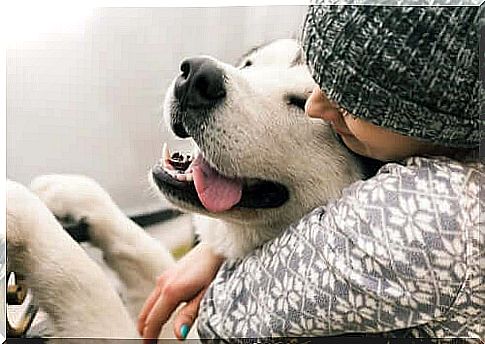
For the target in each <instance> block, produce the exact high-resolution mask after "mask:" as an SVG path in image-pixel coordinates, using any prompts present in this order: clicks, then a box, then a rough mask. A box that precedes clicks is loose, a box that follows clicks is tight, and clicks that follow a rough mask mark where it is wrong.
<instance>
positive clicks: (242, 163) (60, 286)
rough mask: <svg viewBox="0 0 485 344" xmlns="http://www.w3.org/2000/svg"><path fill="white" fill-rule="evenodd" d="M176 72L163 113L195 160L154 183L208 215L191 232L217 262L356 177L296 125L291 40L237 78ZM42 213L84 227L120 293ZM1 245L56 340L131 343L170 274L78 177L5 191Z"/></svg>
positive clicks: (202, 65) (164, 168) (299, 117)
mask: <svg viewBox="0 0 485 344" xmlns="http://www.w3.org/2000/svg"><path fill="white" fill-rule="evenodd" d="M181 69H182V72H181V74H180V75H179V76H178V77H177V78H176V79H175V80H174V82H173V84H172V86H171V87H170V89H169V90H168V92H167V96H166V101H165V109H164V112H165V117H166V119H167V120H168V121H169V122H170V125H171V127H172V128H173V130H174V132H175V133H176V134H177V135H179V136H181V137H189V136H190V137H192V138H193V139H194V141H195V143H196V145H197V153H196V156H195V157H194V158H193V159H189V158H187V157H183V156H181V155H178V154H172V155H170V153H169V152H168V149H167V150H166V151H165V154H164V157H163V158H162V159H161V162H160V163H159V164H158V165H157V166H155V167H154V169H153V171H152V177H153V181H154V182H155V184H156V185H157V186H158V188H159V189H160V190H161V191H162V193H163V195H164V196H165V197H166V198H167V199H168V200H169V201H170V202H172V203H173V204H174V205H176V206H177V207H179V208H181V209H183V210H185V211H193V212H198V213H200V214H203V215H208V216H210V218H208V217H202V218H201V219H200V221H199V226H198V227H199V229H198V230H199V233H200V236H201V240H202V241H207V242H208V243H210V244H212V245H213V247H214V248H215V249H216V250H218V251H219V252H221V253H223V254H224V255H226V256H227V257H237V256H241V255H244V254H245V253H246V252H248V251H250V250H252V249H253V248H254V247H257V246H259V245H261V244H262V243H263V242H265V241H267V240H269V239H271V238H274V237H275V236H276V235H278V233H280V232H281V230H283V229H284V228H285V227H287V226H288V225H289V224H290V223H291V222H294V221H296V220H297V219H298V218H300V217H301V216H302V215H304V214H305V213H307V212H309V211H310V210H311V209H313V208H314V207H317V206H320V205H323V204H325V203H326V202H328V201H329V200H331V199H334V198H337V197H339V195H340V192H341V190H342V189H343V188H344V187H345V186H347V185H349V184H350V183H352V182H354V181H356V180H358V179H360V178H362V176H363V174H362V170H361V168H360V164H359V162H358V161H357V160H356V159H355V158H354V157H353V156H352V155H351V153H349V151H347V149H346V148H345V147H343V146H342V145H341V144H340V143H339V141H338V139H337V137H336V136H335V135H334V133H333V132H332V130H331V128H330V127H329V126H328V125H326V124H325V123H323V121H314V120H310V119H309V118H307V117H306V116H305V114H304V103H305V100H306V98H307V97H308V96H309V94H310V92H311V91H312V89H313V87H314V83H313V80H312V78H311V76H310V74H309V72H308V71H307V69H306V67H305V65H304V64H303V60H302V56H301V50H300V48H299V46H298V44H297V43H296V42H295V41H293V40H279V41H276V42H274V43H271V44H270V45H267V46H264V47H261V48H258V49H256V50H254V51H252V52H250V53H249V54H248V55H246V56H245V57H244V58H243V59H242V61H241V63H240V64H239V67H233V66H230V65H227V64H223V63H221V62H219V61H217V60H215V59H213V58H210V57H199V58H193V59H187V60H185V61H184V62H183V63H182V66H181ZM34 194H35V195H34ZM52 214H55V215H56V216H58V217H63V216H66V215H69V216H71V217H73V218H75V219H81V218H83V217H84V218H86V219H87V221H88V224H89V237H90V239H91V243H92V244H93V245H95V246H97V247H99V248H100V249H101V250H102V251H103V257H104V260H105V262H106V263H107V264H108V265H109V266H110V267H111V268H112V269H113V270H114V271H115V272H116V273H117V275H118V276H119V279H120V280H121V282H122V283H123V284H124V286H125V289H126V290H125V292H124V293H123V294H122V295H121V299H120V297H119V296H118V295H117V293H116V292H115V290H114V288H113V287H112V286H111V284H110V282H109V281H108V279H107V278H106V276H105V275H104V274H103V273H102V271H101V270H100V268H99V266H97V265H96V264H95V263H94V262H93V261H92V260H91V259H90V258H89V257H88V256H87V255H86V254H85V252H84V251H83V250H82V249H80V247H79V246H78V245H77V243H75V242H74V241H73V240H72V239H71V238H70V237H69V236H68V235H67V234H66V233H65V232H64V231H63V229H62V227H61V226H60V225H59V223H58V222H57V221H56V219H55V217H54V216H53V215H52ZM7 245H8V252H7V253H8V270H9V271H15V272H16V273H17V275H18V276H19V277H20V279H21V280H22V281H23V283H25V284H26V285H27V286H29V287H30V288H31V289H32V291H33V294H34V297H35V300H36V301H37V302H38V304H39V306H40V307H41V308H42V309H43V310H44V311H45V312H46V313H47V314H48V316H49V317H50V320H51V322H52V325H51V328H50V329H49V330H50V331H49V333H48V334H49V335H52V336H57V337H104V338H114V337H118V338H136V337H137V333H136V330H135V323H134V319H136V316H137V314H138V312H139V310H140V309H141V306H142V305H143V302H144V301H145V298H146V297H147V295H149V292H151V290H152V289H153V287H154V286H155V284H156V279H157V277H158V276H159V275H160V274H161V273H162V272H163V271H165V270H166V269H167V268H168V267H170V266H171V265H172V264H173V258H172V257H171V256H170V254H169V253H168V251H167V249H165V248H164V247H163V245H161V244H160V243H159V242H157V241H156V240H154V239H153V238H152V237H150V236H149V235H148V234H147V233H146V232H145V231H144V230H143V229H141V228H139V227H138V226H137V225H136V224H134V223H133V222H132V221H131V220H129V219H128V218H127V217H126V216H125V215H124V214H123V213H122V211H121V210H120V209H119V208H118V207H117V206H116V205H115V204H114V202H113V201H112V200H111V198H110V197H109V195H108V194H107V193H106V192H105V191H104V190H103V189H102V188H101V187H100V186H99V185H97V184H96V183H95V182H94V181H92V180H90V179H89V178H86V177H82V176H63V175H51V176H42V177H38V178H36V179H35V180H34V181H33V182H32V184H31V187H30V191H29V190H28V189H27V188H25V187H23V186H21V185H19V184H17V183H14V182H7ZM81 342H82V341H81Z"/></svg>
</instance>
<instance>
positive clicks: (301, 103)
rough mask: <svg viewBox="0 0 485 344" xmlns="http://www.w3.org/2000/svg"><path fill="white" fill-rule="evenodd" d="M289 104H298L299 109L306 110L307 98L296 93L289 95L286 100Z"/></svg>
mask: <svg viewBox="0 0 485 344" xmlns="http://www.w3.org/2000/svg"><path fill="white" fill-rule="evenodd" d="M286 102H287V104H288V105H292V106H296V107H298V108H299V109H301V110H303V111H305V103H306V98H303V97H300V96H296V95H289V96H288V97H287V100H286Z"/></svg>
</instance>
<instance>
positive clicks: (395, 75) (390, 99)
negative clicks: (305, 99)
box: [302, 5, 484, 147]
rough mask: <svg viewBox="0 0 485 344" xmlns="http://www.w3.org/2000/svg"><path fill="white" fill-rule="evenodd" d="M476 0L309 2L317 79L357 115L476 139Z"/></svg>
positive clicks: (306, 42)
mask: <svg viewBox="0 0 485 344" xmlns="http://www.w3.org/2000/svg"><path fill="white" fill-rule="evenodd" d="M479 16H480V11H479V8H478V7H450V6H447V7H397V6H393V7H391V6H335V5H334V6H321V5H314V6H310V7H309V10H308V14H307V17H306V20H305V26H304V29H303V37H302V43H303V49H304V51H305V55H306V60H307V63H308V65H309V68H310V71H311V73H312V75H313V78H314V79H315V81H316V82H317V83H318V84H319V85H320V88H321V89H322V91H323V92H325V93H326V95H327V96H328V97H329V98H330V99H332V100H333V101H335V102H336V103H337V104H338V105H339V106H341V107H343V108H344V109H345V110H347V111H348V112H350V113H351V114H352V115H355V116H356V117H360V118H362V119H365V120H367V121H369V122H371V123H374V124H376V125H378V126H381V127H385V128H388V129H391V130H393V131H395V132H398V133H400V134H403V135H406V136H412V137H416V138H420V139H423V140H427V141H432V142H434V143H439V144H442V145H446V146H454V147H478V146H479V144H480V125H483V124H484V121H483V120H480V118H479V115H480V98H479V94H480V80H479V73H478V54H479V50H478V48H479V45H478V40H479V39H478V38H479V33H478V22H479Z"/></svg>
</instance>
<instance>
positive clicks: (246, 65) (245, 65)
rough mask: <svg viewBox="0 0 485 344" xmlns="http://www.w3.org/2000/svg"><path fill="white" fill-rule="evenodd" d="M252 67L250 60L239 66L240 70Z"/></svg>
mask: <svg viewBox="0 0 485 344" xmlns="http://www.w3.org/2000/svg"><path fill="white" fill-rule="evenodd" d="M252 65H253V63H252V62H251V60H247V61H246V62H245V63H244V64H243V65H242V66H241V69H243V68H247V67H251V66H252Z"/></svg>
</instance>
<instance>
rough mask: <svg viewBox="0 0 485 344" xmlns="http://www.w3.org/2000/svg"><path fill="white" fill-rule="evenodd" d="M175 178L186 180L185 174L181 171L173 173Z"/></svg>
mask: <svg viewBox="0 0 485 344" xmlns="http://www.w3.org/2000/svg"><path fill="white" fill-rule="evenodd" d="M175 178H177V180H179V181H181V182H185V181H186V180H187V176H186V175H185V174H183V173H181V174H177V175H175Z"/></svg>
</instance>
